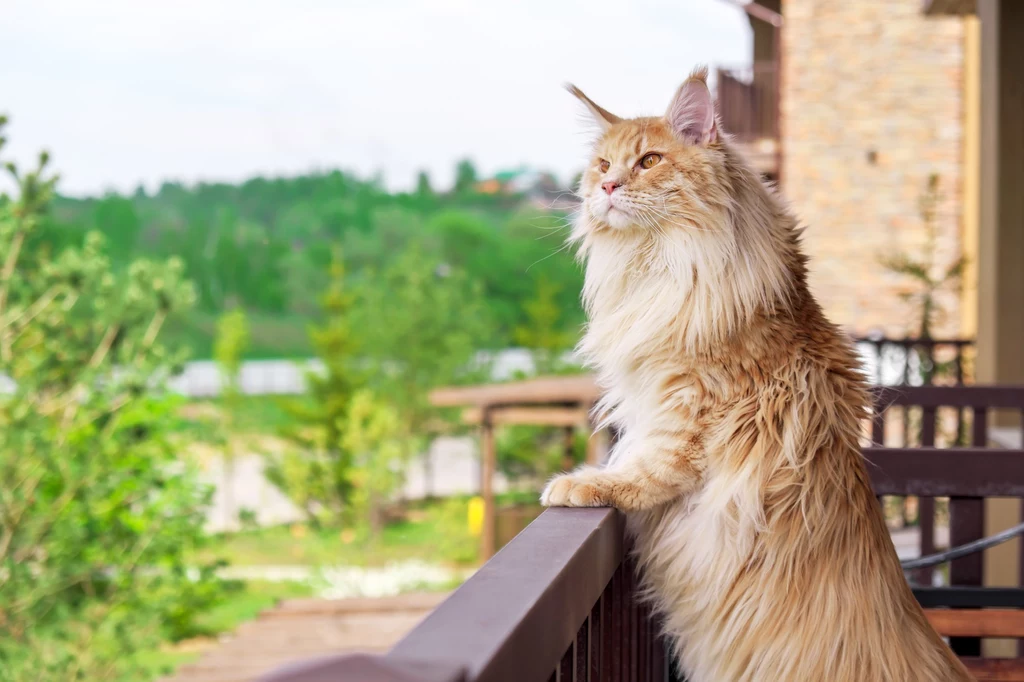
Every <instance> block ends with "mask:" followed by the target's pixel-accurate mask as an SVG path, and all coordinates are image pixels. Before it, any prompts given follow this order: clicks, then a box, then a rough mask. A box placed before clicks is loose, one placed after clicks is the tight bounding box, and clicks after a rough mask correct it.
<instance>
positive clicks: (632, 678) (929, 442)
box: [263, 386, 1024, 682]
mask: <svg viewBox="0 0 1024 682" xmlns="http://www.w3.org/2000/svg"><path fill="white" fill-rule="evenodd" d="M876 395H877V402H876V406H877V407H876V411H875V416H874V418H873V420H872V422H871V427H872V438H873V441H874V444H873V445H872V446H871V447H868V448H866V449H865V457H866V459H867V461H868V472H869V475H870V477H871V481H872V485H873V486H874V489H875V492H876V493H877V494H878V495H879V496H880V497H881V496H885V495H900V496H904V495H915V496H919V497H920V499H921V501H922V504H921V514H922V515H921V526H922V528H921V530H922V542H921V551H922V552H926V553H927V552H931V551H932V550H934V543H933V542H931V540H930V539H929V538H931V537H932V535H933V531H934V515H933V514H934V506H933V507H930V508H929V507H927V506H926V503H927V502H930V501H932V500H933V499H934V498H936V497H948V498H949V500H950V502H949V514H950V521H949V523H950V527H951V533H950V538H951V542H952V543H953V544H957V545H958V544H961V543H963V542H968V541H971V540H975V539H978V538H980V537H981V536H982V535H983V533H984V530H985V528H984V503H983V499H984V498H986V497H996V496H998V497H1017V498H1024V450H1020V449H1016V450H1004V449H997V448H989V447H986V446H987V445H988V435H989V432H988V417H989V412H990V411H991V410H994V409H999V408H1011V409H1012V410H1014V411H1016V412H1018V413H1021V414H1022V415H1024V387H1019V388H1001V387H1000V388H997V387H976V386H971V387H934V386H933V387H889V388H881V389H878V390H877V394H876ZM908 410H909V412H910V413H911V414H917V415H918V417H916V418H918V419H919V424H920V436H919V437H917V438H914V437H910V438H909V439H905V440H904V439H900V438H898V437H899V436H901V435H902V433H903V431H902V429H901V428H899V426H898V425H896V426H894V427H890V428H889V432H890V435H891V434H893V433H895V434H896V435H895V436H891V437H892V438H896V439H897V440H900V442H899V445H900V447H892V441H891V440H890V441H886V440H885V439H884V438H883V436H884V435H885V432H886V422H887V420H888V419H890V418H892V417H893V416H895V415H897V414H898V413H904V421H906V416H905V414H906V413H907V411H908ZM948 410H952V412H948ZM957 415H960V416H959V417H958V416H957ZM950 425H951V428H953V429H954V431H952V436H950V437H948V438H945V439H944V438H942V437H941V435H942V429H943V428H944V427H945V426H950ZM964 429H966V431H964ZM961 432H964V433H967V432H969V433H970V441H969V442H970V447H965V443H962V442H960V441H959V440H958V439H959V434H960V433H961ZM911 433H912V432H911ZM942 444H947V445H951V447H946V448H937V447H935V446H936V445H942ZM928 509H931V510H932V511H931V512H929V511H927V510H928ZM928 519H930V521H929V520H928ZM625 542H626V540H625V539H624V521H623V517H622V515H621V514H620V513H619V512H616V511H614V510H611V509H549V510H547V511H546V512H544V513H543V514H542V515H541V516H540V517H539V518H538V519H537V520H536V521H534V522H533V523H532V524H531V525H530V526H529V527H527V528H526V530H524V531H523V532H522V533H520V534H519V535H518V536H517V537H516V538H515V539H514V540H513V541H512V542H511V543H509V544H508V545H506V546H505V547H504V548H503V549H502V550H501V551H500V552H499V553H498V554H497V555H496V556H495V557H494V558H493V559H492V560H491V561H489V562H487V563H486V564H485V565H484V566H483V567H482V568H481V569H480V570H479V571H478V572H477V573H476V574H475V575H474V576H473V577H472V578H470V579H469V580H468V581H467V582H466V583H465V584H464V585H463V586H462V587H461V588H459V589H458V590H456V591H455V592H454V593H453V594H452V595H451V596H450V597H449V598H448V599H447V600H446V601H445V602H444V603H442V604H441V605H440V606H439V607H438V608H437V609H436V610H435V611H434V612H433V613H432V614H431V615H430V616H428V617H427V619H426V620H424V621H423V622H422V623H421V624H420V625H419V626H418V627H416V628H415V629H414V630H413V631H412V632H411V633H409V635H408V636H406V637H405V638H404V639H403V640H402V641H400V642H399V643H398V644H397V645H396V646H395V647H394V648H393V649H392V650H391V651H390V652H389V653H388V654H387V655H385V656H380V657H375V656H346V657H337V658H332V659H326V660H321V661H313V662H309V663H305V664H303V665H299V666H293V667H292V668H289V669H284V670H280V671H278V672H276V673H273V674H271V675H270V676H268V677H266V678H263V679H264V682H328V681H330V682H345V681H348V680H352V681H359V682H400V681H404V682H513V681H516V682H548V681H551V682H569V681H572V682H614V681H623V682H668V680H670V679H672V677H671V675H670V671H669V664H668V657H667V656H666V654H665V647H664V645H663V642H662V641H661V639H660V638H659V634H658V632H659V628H658V623H657V620H656V619H655V618H654V617H652V615H651V613H650V612H649V610H648V609H647V607H646V606H645V604H644V603H643V602H642V601H640V600H638V599H637V596H636V583H635V572H634V567H633V565H632V564H631V563H630V561H629V560H628V558H627V552H626V547H625ZM1022 566H1024V563H1022ZM982 568H983V558H982V556H981V555H972V556H968V557H964V558H960V559H956V560H955V561H953V562H952V565H951V569H950V578H951V581H950V582H951V583H952V585H951V586H947V587H933V586H931V585H932V581H931V573H930V572H929V573H928V574H927V575H926V576H923V577H924V582H922V583H921V584H919V585H915V586H914V594H915V595H916V596H917V598H918V600H919V601H920V602H921V603H922V605H923V606H925V607H926V608H928V609H931V611H929V614H928V615H929V619H930V620H932V622H933V624H935V625H936V627H937V628H939V630H940V633H942V634H944V635H947V636H951V637H952V639H951V644H952V645H953V647H954V649H955V650H956V651H957V653H958V654H959V655H961V656H962V657H964V659H965V661H967V662H968V664H969V665H970V667H971V670H972V672H974V674H976V675H977V679H979V680H993V681H994V680H1004V681H1006V680H1024V664H1022V662H1021V661H1020V660H1012V661H1006V660H997V659H981V658H979V656H980V653H981V651H980V646H979V640H978V637H993V636H1002V637H1019V636H1021V635H1022V634H1024V617H1021V616H1022V615H1024V614H1021V613H1020V612H1019V611H1016V610H1017V609H1021V608H1024V589H1021V588H986V587H982V586H981V582H982V581H981V577H982ZM1022 577H1024V575H1022ZM992 608H996V609H1001V610H999V611H975V612H974V616H977V617H973V618H972V617H970V616H971V613H967V612H964V611H959V610H957V611H949V609H992ZM936 609H937V610H936ZM990 614H991V615H990Z"/></svg>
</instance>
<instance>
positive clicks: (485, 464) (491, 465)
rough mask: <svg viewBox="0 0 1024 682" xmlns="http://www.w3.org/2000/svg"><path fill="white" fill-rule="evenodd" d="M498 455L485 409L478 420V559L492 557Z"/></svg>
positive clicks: (492, 427) (483, 559)
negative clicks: (480, 512) (480, 524)
mask: <svg viewBox="0 0 1024 682" xmlns="http://www.w3.org/2000/svg"><path fill="white" fill-rule="evenodd" d="M497 461H498V453H497V450H496V446H495V442H494V422H493V420H492V418H491V409H490V408H487V407H485V408H484V410H483V414H482V415H481V420H480V496H481V497H482V498H483V501H484V523H483V528H482V529H481V531H480V559H481V560H482V561H487V560H488V559H490V558H491V557H492V556H494V531H495V528H494V470H495V468H496V467H497Z"/></svg>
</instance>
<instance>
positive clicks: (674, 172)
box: [568, 68, 724, 236]
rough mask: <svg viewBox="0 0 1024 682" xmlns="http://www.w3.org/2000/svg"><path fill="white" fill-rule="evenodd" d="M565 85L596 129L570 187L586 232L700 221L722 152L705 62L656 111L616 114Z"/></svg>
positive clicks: (694, 225) (670, 226)
mask: <svg viewBox="0 0 1024 682" xmlns="http://www.w3.org/2000/svg"><path fill="white" fill-rule="evenodd" d="M568 89H569V91H570V92H571V93H572V94H573V95H575V96H576V97H577V98H579V99H580V101H582V102H583V103H584V104H585V105H586V107H587V109H588V111H589V112H590V115H591V116H592V117H593V119H594V122H595V123H596V124H597V126H598V127H599V129H600V136H599V137H598V138H597V140H596V142H595V145H594V155H593V158H591V160H590V164H589V166H588V167H587V169H586V171H585V172H584V173H583V177H582V179H581V181H580V187H579V188H578V190H577V191H578V193H579V195H580V197H581V199H582V200H583V218H584V220H583V221H582V223H583V224H584V227H585V228H586V229H587V230H597V231H600V230H606V229H610V230H616V231H623V230H662V231H664V230H670V229H694V228H696V229H702V228H706V227H708V225H707V224H706V223H707V222H708V218H709V217H710V216H709V215H708V211H709V209H710V208H711V207H709V206H708V203H707V202H708V199H709V197H711V196H712V195H714V194H716V193H717V192H715V185H716V184H718V183H716V177H718V176H719V175H720V174H721V168H722V164H723V162H724V155H723V150H722V148H721V142H720V140H719V134H718V129H717V123H716V120H715V108H714V101H713V100H712V97H711V92H710V91H709V90H708V86H707V69H706V68H698V69H696V70H694V72H693V73H692V74H691V75H690V77H689V78H688V79H687V80H686V82H684V83H683V84H682V86H680V88H679V90H678V91H677V92H676V95H675V97H674V98H673V99H672V102H671V103H670V104H669V106H668V109H667V110H666V112H665V115H664V116H660V117H644V118H634V119H623V118H620V117H618V116H616V115H614V114H612V113H610V112H609V111H607V110H606V109H604V108H602V107H600V106H598V105H597V104H595V103H594V102H593V101H592V100H591V99H590V98H589V97H587V96H586V95H585V94H583V92H582V91H581V90H580V89H579V88H577V87H575V86H572V85H570V86H568ZM577 236H580V235H577Z"/></svg>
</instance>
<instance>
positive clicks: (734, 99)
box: [717, 62, 779, 141]
mask: <svg viewBox="0 0 1024 682" xmlns="http://www.w3.org/2000/svg"><path fill="white" fill-rule="evenodd" d="M717 100H718V115H719V118H720V119H721V121H722V127H723V128H724V129H725V130H726V132H728V133H730V134H732V135H734V136H735V137H736V138H737V139H739V140H741V141H752V140H759V139H763V138H772V139H775V138H778V136H779V80H778V68H777V66H776V64H775V63H774V62H756V63H755V64H754V65H753V66H748V67H743V68H738V69H719V70H718V84H717Z"/></svg>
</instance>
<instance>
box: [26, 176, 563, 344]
mask: <svg viewBox="0 0 1024 682" xmlns="http://www.w3.org/2000/svg"><path fill="white" fill-rule="evenodd" d="M476 179H477V172H476V170H475V169H474V168H473V165H472V164H471V163H469V162H468V161H463V162H461V163H460V164H459V166H458V168H457V182H456V185H455V188H454V189H452V191H450V192H445V193H440V192H437V191H435V190H434V189H432V183H431V181H430V178H429V177H428V176H427V175H426V174H425V173H424V174H421V175H420V177H419V180H418V182H417V186H416V188H415V189H414V190H413V191H411V192H397V193H396V192H389V191H387V190H386V189H385V188H384V187H383V186H382V185H381V184H380V183H379V182H378V181H375V180H366V179H360V178H357V177H355V176H353V175H351V174H348V173H345V172H342V171H331V172H323V173H316V174H311V175H306V176H301V177H293V178H253V179H251V180H248V181H246V182H242V183H240V184H220V183H198V184H195V185H189V186H186V185H182V184H178V183H171V182H168V183H165V184H163V185H162V186H161V187H160V189H159V190H158V191H157V192H155V193H147V192H146V191H144V190H143V189H141V188H140V189H138V190H137V191H136V192H134V193H133V194H131V195H121V194H115V193H111V194H107V195H106V196H102V197H93V198H71V197H63V196H57V197H55V199H54V200H53V202H52V204H51V205H50V207H49V209H48V211H47V212H46V214H45V216H44V217H43V219H42V221H41V225H40V229H39V230H38V232H37V234H35V235H34V236H33V239H32V243H31V244H28V245H27V246H26V248H28V249H29V250H31V249H33V248H41V249H46V250H48V251H51V252H59V251H61V250H63V249H66V248H71V247H76V248H77V247H81V246H82V245H83V243H84V239H85V235H86V234H87V233H88V232H90V231H98V232H100V233H101V234H103V235H104V237H105V238H106V242H107V244H108V253H109V257H110V259H111V262H112V266H113V267H114V269H115V270H116V269H118V268H126V267H127V266H128V265H129V264H130V263H131V262H132V261H133V260H134V259H136V258H139V257H146V258H158V259H159V258H168V257H177V258H179V259H181V261H182V262H183V263H184V268H185V271H184V274H185V276H186V277H187V278H188V279H189V280H190V281H192V282H193V283H194V285H195V288H196V295H197V303H196V306H195V308H194V309H193V310H192V311H191V312H190V313H189V314H188V315H186V316H184V317H183V318H182V319H181V320H179V321H176V322H174V323H172V324H171V326H170V327H169V329H168V333H169V335H170V338H171V339H172V340H175V341H185V342H187V345H188V346H190V347H191V349H192V351H193V354H194V355H195V356H197V357H210V356H211V354H212V351H213V348H212V343H213V337H214V335H215V329H216V319H217V317H218V316H219V315H220V313H222V312H223V311H226V310H230V309H233V308H235V307H238V308H241V309H244V310H245V312H246V314H247V316H248V318H249V321H250V324H251V329H250V332H251V343H250V344H249V346H248V351H247V352H248V354H249V355H250V356H254V357H260V356H263V357H274V356H277V357H279V356H301V355H307V354H309V353H310V352H312V350H313V349H312V348H311V346H310V343H309V340H308V337H307V335H306V334H305V328H306V326H307V325H306V323H307V322H312V321H316V320H317V318H318V316H319V315H320V314H321V312H320V307H319V298H320V295H321V293H322V292H323V291H324V290H325V289H326V288H327V287H328V283H329V271H330V263H331V257H332V256H331V254H332V252H333V250H334V249H335V248H337V247H340V248H341V249H342V251H343V253H344V254H345V261H346V263H345V265H346V268H347V271H348V273H349V277H351V278H353V279H354V280H359V279H364V278H365V276H366V274H367V273H380V272H383V271H385V270H386V269H387V268H388V267H389V266H390V264H391V262H392V261H393V260H394V259H395V258H397V257H398V255H399V254H400V253H403V252H406V251H408V250H410V249H412V248H414V249H415V250H416V251H417V252H418V253H419V258H420V259H422V260H425V261H429V262H432V263H435V264H437V265H438V266H439V267H443V268H455V269H458V270H461V271H462V272H464V273H465V275H466V277H468V278H469V279H470V280H471V281H473V282H475V283H477V284H478V285H479V286H480V289H481V292H482V295H483V297H484V302H485V315H486V317H487V322H488V324H489V325H490V327H491V328H492V330H493V333H492V334H491V335H490V340H491V342H492V343H493V344H494V345H495V346H503V345H513V344H516V343H517V342H522V341H523V340H524V337H523V332H522V330H523V329H526V328H529V327H530V325H531V324H533V321H532V320H531V319H530V317H529V312H528V306H527V305H525V304H526V303H527V302H528V301H531V300H534V299H536V298H538V296H540V297H542V298H544V299H545V300H546V301H548V302H549V305H550V304H554V306H555V308H556V309H557V310H558V311H559V314H558V315H557V318H556V319H554V320H552V321H551V323H552V324H554V325H555V327H554V328H552V329H551V330H548V331H545V332H544V334H545V335H547V336H548V337H549V338H555V337H557V338H575V336H576V334H577V332H578V328H579V325H580V323H581V322H582V313H581V311H580V306H579V303H578V292H579V289H580V282H581V275H580V271H579V268H578V267H577V265H576V264H575V263H574V262H573V259H572V257H571V254H569V253H567V252H566V251H565V250H560V249H561V247H562V246H563V241H564V236H565V234H566V229H567V228H566V225H567V218H566V216H564V215H562V214H558V213H555V212H550V211H545V210H540V209H537V208H535V207H533V206H531V205H529V204H528V203H526V202H525V201H524V200H523V198H522V197H518V196H514V195H506V194H482V193H478V192H476V191H475V189H474V188H475V181H476ZM570 343H571V342H570Z"/></svg>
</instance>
